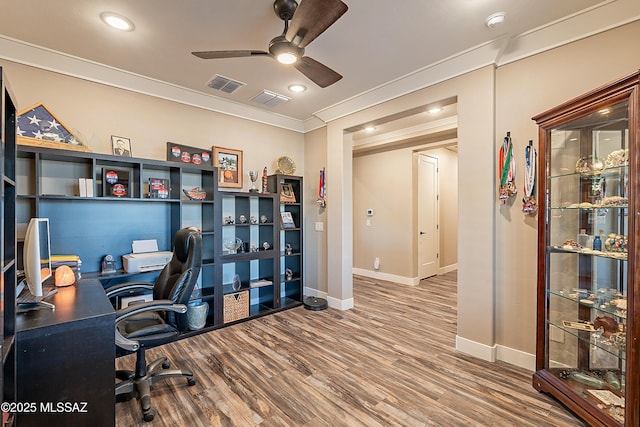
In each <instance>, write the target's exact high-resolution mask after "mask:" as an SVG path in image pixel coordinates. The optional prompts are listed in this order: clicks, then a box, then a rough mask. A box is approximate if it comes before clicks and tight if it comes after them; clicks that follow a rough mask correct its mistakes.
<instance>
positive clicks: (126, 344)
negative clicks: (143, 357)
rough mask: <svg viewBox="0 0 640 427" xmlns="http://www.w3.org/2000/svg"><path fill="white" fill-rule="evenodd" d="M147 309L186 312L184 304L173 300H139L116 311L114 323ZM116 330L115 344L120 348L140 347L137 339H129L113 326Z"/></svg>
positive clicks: (136, 348)
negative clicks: (175, 302) (139, 301)
mask: <svg viewBox="0 0 640 427" xmlns="http://www.w3.org/2000/svg"><path fill="white" fill-rule="evenodd" d="M148 311H175V312H176V313H186V312H187V306H186V305H184V304H174V303H173V301H171V300H169V299H162V300H155V301H146V302H141V303H139V304H133V305H130V306H128V307H125V308H122V309H120V310H118V311H116V322H115V323H116V325H117V324H118V323H119V322H120V321H122V320H124V319H126V318H128V317H131V316H133V315H136V314H140V313H146V312H148ZM115 332H116V345H117V346H118V347H120V348H123V349H125V350H129V351H137V350H138V348H140V344H139V343H138V341H134V340H130V339H128V338H125V337H124V336H123V335H122V334H121V333H120V331H118V328H117V327H116V328H115Z"/></svg>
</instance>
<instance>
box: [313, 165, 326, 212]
mask: <svg viewBox="0 0 640 427" xmlns="http://www.w3.org/2000/svg"><path fill="white" fill-rule="evenodd" d="M326 189H327V187H326V183H325V180H324V168H322V169H320V181H319V182H318V198H317V199H316V203H317V204H318V206H320V207H321V208H324V207H326V206H327V198H326V194H325V191H326Z"/></svg>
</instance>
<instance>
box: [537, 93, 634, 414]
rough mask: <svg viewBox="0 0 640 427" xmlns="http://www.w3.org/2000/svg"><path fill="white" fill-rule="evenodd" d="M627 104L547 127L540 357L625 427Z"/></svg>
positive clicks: (562, 379)
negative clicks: (542, 344) (543, 314)
mask: <svg viewBox="0 0 640 427" xmlns="http://www.w3.org/2000/svg"><path fill="white" fill-rule="evenodd" d="M628 112H629V104H628V99H627V100H624V101H621V102H618V103H616V104H613V105H610V106H608V107H606V108H602V109H600V110H597V111H593V112H591V113H589V114H587V115H584V116H581V117H577V118H575V119H573V120H570V121H568V122H565V123H563V124H561V125H558V126H554V127H552V128H550V129H548V130H547V135H546V139H547V141H546V144H547V145H546V150H547V153H546V154H547V155H546V161H547V164H546V168H547V171H546V172H547V174H546V176H547V181H546V188H547V193H546V198H547V200H546V205H547V209H546V211H545V218H544V220H545V221H546V224H547V227H546V236H545V240H546V241H545V245H546V249H545V251H546V268H545V276H546V277H545V281H546V295H545V297H546V304H547V307H546V319H545V322H546V325H545V327H546V337H547V339H546V340H545V341H546V351H545V360H544V365H545V366H544V369H545V370H546V371H547V372H548V373H550V374H551V375H552V376H554V377H555V378H556V379H557V381H558V383H559V384H562V387H566V388H567V391H568V392H570V393H573V394H575V395H577V396H581V397H582V398H583V399H584V401H585V402H586V403H587V404H589V405H590V406H591V405H592V406H593V407H595V408H597V409H596V410H600V411H602V412H604V413H606V414H608V416H609V417H610V418H611V419H613V420H615V422H616V423H618V424H621V425H622V424H624V421H625V420H624V416H625V410H624V406H625V398H624V396H625V378H626V328H627V290H628V289H627V286H628V271H627V258H628V252H629V242H628V238H629V221H628V219H629V218H628V215H629V210H628V205H629V201H628V197H629V192H628V188H629V164H628V154H629V151H628V148H629V122H628Z"/></svg>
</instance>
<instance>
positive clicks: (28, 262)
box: [22, 218, 51, 297]
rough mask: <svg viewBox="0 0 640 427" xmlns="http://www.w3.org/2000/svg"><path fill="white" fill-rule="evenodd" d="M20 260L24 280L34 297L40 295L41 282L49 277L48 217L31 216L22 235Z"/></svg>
mask: <svg viewBox="0 0 640 427" xmlns="http://www.w3.org/2000/svg"><path fill="white" fill-rule="evenodd" d="M22 262H23V264H24V274H25V281H26V282H27V286H28V287H29V291H30V292H31V294H32V295H33V296H35V297H41V296H43V295H42V283H43V282H44V281H45V280H47V279H48V278H49V277H51V247H50V243H49V218H31V221H29V226H28V227H27V232H26V234H25V237H24V249H23V257H22Z"/></svg>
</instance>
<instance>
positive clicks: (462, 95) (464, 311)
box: [326, 66, 495, 346]
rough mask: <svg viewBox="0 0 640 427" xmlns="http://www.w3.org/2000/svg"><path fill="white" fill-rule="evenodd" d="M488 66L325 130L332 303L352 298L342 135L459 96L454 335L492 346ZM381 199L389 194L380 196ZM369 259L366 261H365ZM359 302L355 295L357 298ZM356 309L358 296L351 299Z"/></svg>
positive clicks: (347, 167) (347, 151) (347, 171)
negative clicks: (461, 239)
mask: <svg viewBox="0 0 640 427" xmlns="http://www.w3.org/2000/svg"><path fill="white" fill-rule="evenodd" d="M493 93H494V68H493V67H491V66H488V67H484V68H482V69H480V70H478V71H475V72H471V73H468V74H466V75H463V76H460V77H457V78H453V79H450V80H447V81H445V82H443V83H441V84H438V85H435V86H432V87H429V88H426V89H423V90H419V91H416V92H414V93H411V94H408V95H405V96H402V97H399V98H396V99H394V100H391V101H388V102H385V103H383V104H380V105H377V106H375V107H372V108H369V109H366V110H363V111H360V112H358V113H355V114H351V115H348V116H346V117H343V118H340V119H338V120H335V121H332V122H329V123H328V125H327V145H326V150H327V164H328V169H327V173H328V174H329V177H330V180H329V181H328V182H329V194H330V203H329V206H328V208H327V223H328V227H329V228H328V233H327V239H328V240H327V242H328V248H329V253H328V263H327V269H328V274H327V279H328V292H329V297H330V301H331V298H334V299H335V300H336V301H348V300H349V299H351V298H353V292H352V286H353V285H352V278H351V271H352V267H353V262H352V254H353V252H352V246H351V245H350V243H351V242H350V241H349V240H348V239H351V237H352V236H353V226H354V224H353V215H354V210H353V200H354V199H353V198H352V194H351V193H352V189H353V188H355V185H354V186H352V183H351V179H352V177H353V175H352V170H351V169H352V165H351V163H350V162H347V161H346V159H347V158H349V160H350V159H351V147H350V146H349V141H348V139H347V138H345V135H344V130H345V129H349V128H351V127H353V126H357V125H360V124H363V123H367V122H370V121H374V120H376V119H378V118H382V117H387V116H390V115H392V114H395V113H398V112H401V111H406V110H409V109H411V108H415V107H418V106H423V105H429V104H430V103H434V102H437V101H439V100H443V99H449V98H451V97H457V99H458V123H459V129H458V145H459V152H458V159H459V171H460V173H459V183H460V187H459V198H458V203H459V210H460V212H473V215H467V214H461V215H460V217H459V227H458V229H459V233H460V235H461V236H465V240H464V244H461V245H460V246H459V247H458V265H459V270H458V281H459V284H458V289H459V293H458V295H459V297H458V310H459V316H458V335H459V336H460V337H464V338H465V340H467V341H468V342H471V343H482V345H485V346H492V345H493V344H494V318H493V311H494V295H493V286H494V278H493V275H494V270H493V265H494V259H493V249H492V247H491V243H489V248H487V242H492V240H493V236H494V234H493V228H494V225H493V223H494V212H495V203H494V202H495V201H494V197H493V195H494V180H495V177H494V156H493V152H494V148H495V144H494V132H493V125H492V123H493V121H494V115H493V112H494V104H493V102H494V98H493ZM381 197H387V196H386V195H381ZM368 261H370V260H368ZM356 298H357V296H356ZM354 303H355V304H356V305H357V299H356V300H355V302H354Z"/></svg>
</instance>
